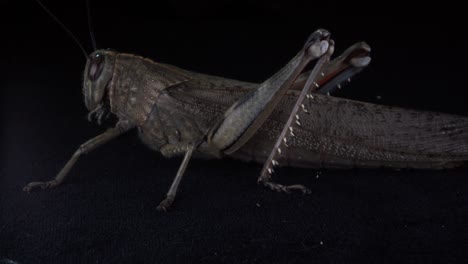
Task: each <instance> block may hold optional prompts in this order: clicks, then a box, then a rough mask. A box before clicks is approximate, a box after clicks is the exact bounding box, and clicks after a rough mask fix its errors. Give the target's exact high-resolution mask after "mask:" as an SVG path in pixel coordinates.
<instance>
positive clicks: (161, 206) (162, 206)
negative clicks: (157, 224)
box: [156, 196, 174, 212]
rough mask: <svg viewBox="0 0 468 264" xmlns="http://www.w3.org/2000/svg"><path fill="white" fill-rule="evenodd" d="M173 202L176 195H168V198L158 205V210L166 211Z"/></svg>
mask: <svg viewBox="0 0 468 264" xmlns="http://www.w3.org/2000/svg"><path fill="white" fill-rule="evenodd" d="M172 202H174V197H170V196H168V197H166V199H164V200H162V202H161V203H159V205H158V207H156V210H158V211H159V212H166V211H167V208H169V206H171V204H172Z"/></svg>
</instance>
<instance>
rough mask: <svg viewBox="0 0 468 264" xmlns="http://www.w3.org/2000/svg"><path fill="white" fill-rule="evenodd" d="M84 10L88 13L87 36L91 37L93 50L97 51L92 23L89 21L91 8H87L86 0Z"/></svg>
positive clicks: (87, 2)
mask: <svg viewBox="0 0 468 264" xmlns="http://www.w3.org/2000/svg"><path fill="white" fill-rule="evenodd" d="M86 10H87V12H88V29H89V35H90V37H91V43H92V44H93V49H94V50H97V45H96V37H95V36H94V29H93V21H92V19H91V8H90V7H89V0H86Z"/></svg>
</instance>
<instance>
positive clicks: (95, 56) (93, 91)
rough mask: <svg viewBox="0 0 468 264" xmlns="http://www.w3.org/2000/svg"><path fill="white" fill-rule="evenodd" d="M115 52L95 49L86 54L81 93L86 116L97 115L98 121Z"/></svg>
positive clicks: (112, 67)
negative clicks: (88, 112) (86, 109)
mask: <svg viewBox="0 0 468 264" xmlns="http://www.w3.org/2000/svg"><path fill="white" fill-rule="evenodd" d="M116 55H117V53H116V52H115V51H111V50H96V51H94V52H93V53H91V55H89V56H88V61H87V62H86V68H85V71H84V78H83V95H84V99H85V104H86V108H88V110H89V111H90V115H89V116H88V118H89V119H90V118H91V117H92V115H93V114H96V115H97V118H98V122H100V118H101V116H102V114H103V113H102V112H103V111H104V110H105V109H104V107H105V105H104V104H105V96H106V94H107V91H108V86H109V83H110V81H111V80H112V74H113V70H114V62H115V57H116Z"/></svg>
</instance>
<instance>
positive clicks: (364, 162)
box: [109, 54, 468, 168]
mask: <svg viewBox="0 0 468 264" xmlns="http://www.w3.org/2000/svg"><path fill="white" fill-rule="evenodd" d="M256 87H258V84H254V83H248V82H240V81H236V80H230V79H225V78H220V77H214V76H209V75H204V74H199V73H193V72H190V71H186V70H182V69H179V68H177V67H174V66H170V65H166V64H161V63H156V62H153V61H151V60H148V59H144V58H142V57H138V56H134V55H131V54H119V55H117V58H116V62H115V66H114V73H113V77H112V81H111V83H110V85H109V101H110V105H111V111H112V112H113V113H115V114H116V115H117V116H118V117H119V118H120V119H124V120H129V121H130V122H132V123H133V124H135V125H136V126H137V127H138V128H139V131H140V137H141V138H142V140H143V142H144V143H145V144H146V145H148V146H150V147H151V148H153V149H155V150H162V149H164V147H165V146H180V150H181V151H180V153H183V150H184V144H187V143H190V142H197V141H199V140H202V139H203V138H204V137H205V135H207V133H208V132H209V130H210V129H211V128H212V127H213V125H215V124H216V122H217V121H218V120H219V119H220V118H221V117H222V115H223V114H224V112H225V111H226V110H227V109H228V108H229V107H230V106H231V105H232V104H233V103H234V102H236V101H237V100H238V99H240V98H242V97H243V96H244V95H245V94H246V93H248V92H250V91H252V90H253V89H255V88H256ZM297 96H298V91H296V90H294V89H292V90H291V91H289V92H288V93H287V95H286V96H285V98H283V100H282V101H281V103H280V104H279V105H278V107H277V108H276V109H275V111H274V112H273V114H272V115H271V117H270V118H269V119H268V121H267V122H266V123H265V125H264V126H262V127H261V128H260V129H259V130H258V131H257V133H256V134H255V136H254V137H253V138H252V139H251V140H250V141H249V142H248V143H247V144H246V145H244V147H242V148H241V149H239V150H238V151H237V152H236V153H233V154H232V156H233V157H235V158H239V159H242V160H253V161H258V162H263V161H265V159H266V158H267V155H268V153H269V152H270V151H271V148H272V147H273V143H274V142H275V140H276V139H277V137H278V135H279V133H280V132H281V129H282V128H283V126H284V124H285V122H286V119H287V118H288V116H289V114H290V111H291V108H292V106H293V104H294V103H295V102H296V100H297ZM304 105H305V108H306V109H307V113H305V112H303V113H301V126H300V127H299V126H297V127H294V137H291V138H290V139H288V146H289V148H288V149H287V150H286V149H285V151H284V155H283V161H282V163H281V164H280V165H290V166H301V167H302V166H303V167H334V168H341V167H354V166H356V167H381V166H385V167H396V168H405V167H411V168H443V167H452V166H454V165H458V164H459V163H460V162H462V161H465V160H468V118H464V117H459V116H454V115H447V114H440V113H433V112H423V111H413V110H406V109H401V108H395V107H388V106H382V105H374V104H369V103H363V102H357V101H351V100H346V99H342V98H336V97H330V96H325V95H318V94H314V95H313V96H311V97H310V98H309V99H308V100H307V101H306V102H304ZM177 150H178V148H177V147H176V148H172V152H173V153H174V154H178V153H179V151H177ZM198 151H199V152H201V153H205V154H207V155H212V156H218V155H219V154H221V153H222V150H218V151H219V153H217V152H216V151H213V149H210V146H208V145H207V143H206V142H204V143H203V144H202V145H201V146H200V148H199V149H198ZM163 154H165V155H170V154H171V153H164V152H163Z"/></svg>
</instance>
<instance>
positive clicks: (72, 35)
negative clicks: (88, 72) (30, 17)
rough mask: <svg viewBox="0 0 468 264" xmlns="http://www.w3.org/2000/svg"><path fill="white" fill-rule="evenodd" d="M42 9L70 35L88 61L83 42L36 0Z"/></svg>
mask: <svg viewBox="0 0 468 264" xmlns="http://www.w3.org/2000/svg"><path fill="white" fill-rule="evenodd" d="M35 1H36V2H37V3H38V4H39V5H40V6H41V7H42V9H44V11H45V12H46V13H47V14H48V15H49V16H50V17H51V18H52V19H53V20H55V22H57V24H59V26H60V27H61V28H62V29H63V30H64V31H65V32H66V33H67V34H68V36H69V37H71V38H72V39H73V41H75V43H76V44H77V45H78V47H79V48H80V49H81V51H82V52H83V54H84V56H85V58H86V59H88V53H87V52H86V50H85V48H84V47H83V45H82V44H81V42H80V41H79V40H78V38H77V37H76V36H75V35H74V34H73V33H72V32H71V31H70V30H69V29H68V28H67V27H66V26H65V25H64V24H63V23H62V22H61V21H60V20H59V19H58V18H57V17H56V16H55V15H54V14H53V13H52V12H51V11H50V10H49V8H47V7H46V6H45V5H44V4H43V3H42V2H41V1H39V0H35Z"/></svg>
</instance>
